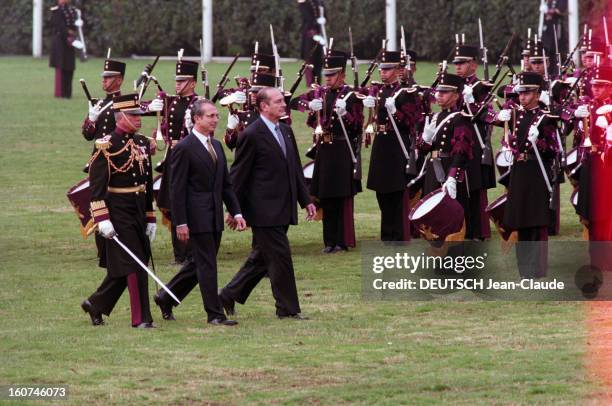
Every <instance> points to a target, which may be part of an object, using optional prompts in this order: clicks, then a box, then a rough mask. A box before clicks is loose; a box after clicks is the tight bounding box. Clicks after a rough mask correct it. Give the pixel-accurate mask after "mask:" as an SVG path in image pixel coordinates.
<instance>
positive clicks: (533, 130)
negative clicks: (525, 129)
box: [527, 125, 540, 144]
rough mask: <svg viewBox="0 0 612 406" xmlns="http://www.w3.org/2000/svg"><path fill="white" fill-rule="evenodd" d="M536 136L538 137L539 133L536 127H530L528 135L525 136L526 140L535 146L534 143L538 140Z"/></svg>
mask: <svg viewBox="0 0 612 406" xmlns="http://www.w3.org/2000/svg"><path fill="white" fill-rule="evenodd" d="M538 135H540V132H539V131H538V127H536V126H535V125H532V126H531V127H529V135H528V136H527V139H528V140H529V142H530V143H532V144H535V142H536V141H537V139H538Z"/></svg>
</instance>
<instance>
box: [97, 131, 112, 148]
mask: <svg viewBox="0 0 612 406" xmlns="http://www.w3.org/2000/svg"><path fill="white" fill-rule="evenodd" d="M110 140H111V136H110V135H106V136H104V137H102V138H98V139H97V140H96V143H95V144H96V149H100V150H102V151H105V150H107V149H109V148H110V146H111V142H110Z"/></svg>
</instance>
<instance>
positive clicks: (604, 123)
mask: <svg viewBox="0 0 612 406" xmlns="http://www.w3.org/2000/svg"><path fill="white" fill-rule="evenodd" d="M581 107H582V106H581ZM609 124H610V123H608V120H606V116H599V117H597V120H596V121H595V125H596V126H597V127H599V128H601V129H602V130H605V129H606V128H608V125H609Z"/></svg>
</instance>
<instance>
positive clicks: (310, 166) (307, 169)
mask: <svg viewBox="0 0 612 406" xmlns="http://www.w3.org/2000/svg"><path fill="white" fill-rule="evenodd" d="M303 170H304V181H305V183H306V186H308V187H310V183H311V182H312V175H313V174H314V161H310V162H308V163H307V164H306V165H304V167H303Z"/></svg>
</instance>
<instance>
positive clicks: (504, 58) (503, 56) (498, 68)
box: [491, 32, 516, 83]
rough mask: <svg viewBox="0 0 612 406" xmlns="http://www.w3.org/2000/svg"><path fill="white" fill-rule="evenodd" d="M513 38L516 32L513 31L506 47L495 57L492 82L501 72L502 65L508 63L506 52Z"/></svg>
mask: <svg viewBox="0 0 612 406" xmlns="http://www.w3.org/2000/svg"><path fill="white" fill-rule="evenodd" d="M515 38H516V33H514V32H513V33H512V36H511V37H510V40H508V43H507V44H506V47H505V48H504V50H503V51H502V53H501V55H499V58H498V59H497V63H496V64H495V73H494V74H493V77H492V78H491V82H492V83H495V82H496V81H497V77H498V76H499V73H500V72H501V70H502V67H503V66H504V65H506V64H507V63H508V52H509V51H510V47H511V46H512V44H513V43H514V40H515Z"/></svg>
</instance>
